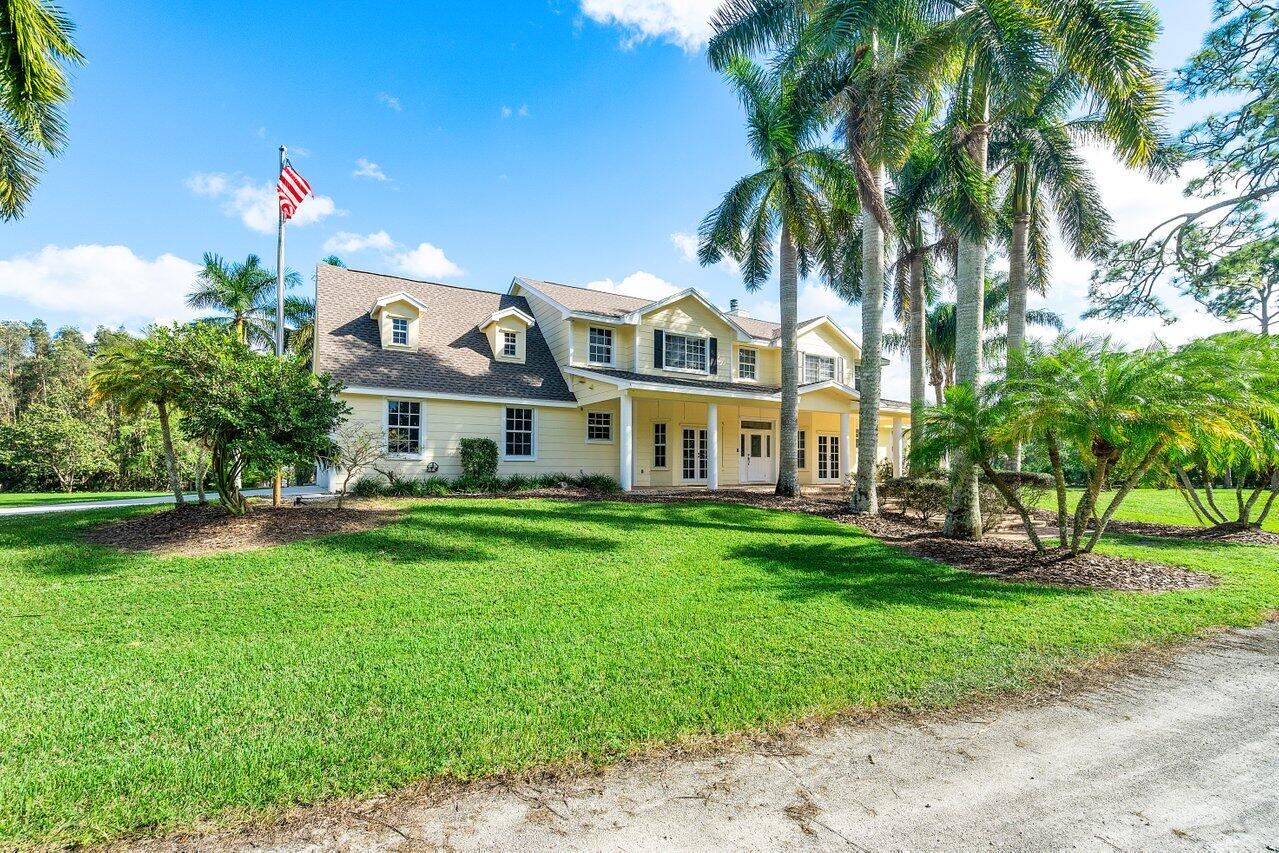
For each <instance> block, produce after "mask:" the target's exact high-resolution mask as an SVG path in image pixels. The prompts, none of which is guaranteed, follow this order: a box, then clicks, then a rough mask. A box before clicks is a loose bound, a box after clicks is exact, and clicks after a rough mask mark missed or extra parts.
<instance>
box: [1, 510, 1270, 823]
mask: <svg viewBox="0 0 1279 853" xmlns="http://www.w3.org/2000/svg"><path fill="white" fill-rule="evenodd" d="M148 511H152V510H150V509H148V508H135V509H116V510H102V511H96V512H86V513H74V514H66V515H49V516H41V517H36V518H32V517H27V518H14V519H4V520H0V847H4V846H6V845H9V844H19V845H23V844H32V843H65V842H75V841H87V842H92V841H100V840H103V839H107V838H111V837H113V836H118V835H120V834H123V833H128V832H130V831H138V830H146V831H160V830H163V829H165V828H169V827H174V826H178V825H182V824H187V823H190V822H192V821H194V820H196V819H197V818H200V817H203V816H210V815H212V816H218V817H219V818H220V819H222V820H233V819H235V818H236V817H237V816H239V815H243V814H246V813H248V812H250V811H253V810H263V809H272V808H275V807H280V806H285V805H288V804H292V803H298V802H309V801H314V800H317V799H320V798H324V797H330V796H334V795H340V794H360V793H370V792H374V791H378V790H382V789H387V788H391V787H394V786H398V785H402V784H404V783H407V782H410V781H413V780H415V779H420V778H423V777H426V776H430V775H433V774H453V775H456V776H462V777H471V776H476V775H479V774H485V773H491V772H494V771H498V770H503V769H509V768H524V767H528V766H530V765H536V764H541V763H546V762H557V761H563V760H566V759H573V758H583V757H584V758H586V759H589V760H592V761H606V760H609V759H612V758H616V757H618V756H621V755H623V754H625V753H627V752H628V751H631V750H634V749H636V748H638V747H640V746H642V745H645V744H652V743H657V742H669V741H672V740H676V739H680V738H685V737H697V736H700V735H706V734H711V733H720V732H728V731H731V730H736V729H743V728H750V727H758V726H770V725H775V724H779V723H781V722H783V721H786V720H790V719H793V718H796V717H801V716H805V715H810V714H824V713H829V712H834V711H837V710H839V709H844V708H848V707H850V706H860V707H866V706H910V707H928V706H938V705H946V704H951V703H954V702H956V701H958V700H961V699H963V698H964V697H966V696H971V695H973V694H974V693H977V692H983V691H1000V690H1007V689H1010V688H1015V687H1018V686H1022V685H1026V684H1027V683H1028V681H1029V680H1030V679H1032V678H1034V677H1035V676H1037V675H1042V674H1043V673H1045V672H1046V671H1050V670H1052V669H1054V668H1057V667H1060V666H1063V665H1065V664H1068V663H1071V662H1076V661H1079V660H1081V659H1085V658H1090V657H1094V656H1097V655H1103V654H1107V653H1112V652H1116V651H1121V650H1124V649H1130V648H1133V647H1134V646H1137V645H1139V644H1143V643H1149V642H1163V641H1169V640H1172V639H1175V638H1180V637H1186V636H1189V635H1191V634H1193V633H1195V632H1196V631H1198V630H1200V629H1203V628H1206V627H1209V626H1214V625H1245V624H1252V623H1256V622H1257V621H1259V620H1260V619H1261V618H1262V616H1263V613H1265V612H1266V611H1270V610H1273V609H1275V608H1279V571H1277V570H1276V568H1275V565H1276V557H1277V556H1279V549H1272V548H1266V547H1263V546H1247V545H1220V544H1213V545H1207V544H1184V545H1183V544H1167V543H1165V544H1161V545H1160V544H1154V545H1152V544H1142V542H1141V541H1140V540H1131V541H1129V542H1128V543H1127V544H1121V545H1108V546H1106V547H1108V548H1110V549H1112V550H1115V551H1119V552H1123V553H1127V554H1132V555H1134V556H1141V557H1148V558H1152V559H1157V560H1164V561H1167V562H1169V563H1177V564H1181V565H1186V566H1191V567H1198V568H1209V569H1211V570H1212V571H1214V572H1216V573H1218V574H1219V575H1221V576H1222V577H1223V578H1224V580H1225V582H1224V584H1223V585H1222V586H1221V587H1219V588H1217V589H1214V590H1200V591H1194V592H1184V593H1170V594H1165V595H1158V596H1149V595H1138V594H1121V593H1100V592H1086V591H1067V590H1061V589H1052V588H1046V587H1038V586H1033V585H1012V584H1006V583H1002V582H999V581H996V580H989V579H983V578H979V577H976V576H973V575H970V574H967V573H965V572H960V571H955V570H951V569H948V568H945V567H942V566H939V565H935V564H932V563H927V562H923V561H920V560H916V559H914V558H911V557H909V556H906V555H904V554H903V553H901V552H899V551H897V550H895V549H893V548H891V547H888V546H886V545H883V544H881V543H879V542H877V541H876V540H873V539H870V538H868V537H866V536H864V535H862V534H860V533H859V532H857V531H856V530H854V529H852V528H849V527H844V526H840V525H837V524H835V523H833V522H829V521H826V520H823V519H819V518H815V517H811V516H803V515H796V514H788V513H780V512H769V511H763V510H756V509H751V508H747V507H741V506H732V505H724V504H714V503H698V504H674V505H661V504H622V503H560V502H553V501H504V500H492V501H464V500H441V501H427V502H417V503H414V504H411V509H410V512H409V514H408V515H407V516H406V517H405V518H404V519H403V520H402V521H400V522H397V523H396V524H394V525H392V526H389V527H386V528H383V529H381V530H376V531H371V532H367V533H360V534H353V535H344V536H338V537H331V538H327V539H320V540H311V541H309V542H301V543H295V544H293V545H289V546H285V547H279V548H274V549H269V550H263V551H257V552H252V553H248V554H221V555H217V556H210V557H200V558H183V557H168V558H156V557H149V556H138V555H131V554H125V553H121V552H116V551H112V550H108V549H104V548H99V547H91V546H88V545H85V544H81V543H80V542H79V541H78V539H77V535H78V533H79V531H81V530H82V529H84V528H85V527H87V526H89V525H91V524H93V523H96V522H100V521H102V520H104V519H107V518H115V517H121V516H124V515H128V514H132V513H141V512H148Z"/></svg>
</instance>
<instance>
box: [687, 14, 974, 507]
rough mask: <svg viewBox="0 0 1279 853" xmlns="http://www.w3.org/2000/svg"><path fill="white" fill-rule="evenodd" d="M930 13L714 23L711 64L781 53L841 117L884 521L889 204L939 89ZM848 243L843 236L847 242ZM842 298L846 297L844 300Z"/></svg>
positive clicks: (864, 423)
mask: <svg viewBox="0 0 1279 853" xmlns="http://www.w3.org/2000/svg"><path fill="white" fill-rule="evenodd" d="M930 6H931V4H927V3H914V2H910V0H826V2H824V3H817V2H803V0H791V2H787V1H786V0H739V2H733V3H728V4H726V5H725V6H724V7H723V8H722V9H721V11H720V12H719V13H718V14H717V15H716V16H715V18H714V19H713V20H712V24H713V25H714V28H715V35H714V36H713V37H712V39H711V43H710V47H709V55H710V59H711V62H712V64H715V65H722V64H723V63H725V62H727V61H729V59H730V58H731V57H733V56H737V55H741V54H745V53H751V52H757V51H760V50H764V49H767V48H770V47H772V48H780V49H781V50H782V52H783V60H784V63H785V64H787V65H788V66H789V67H791V68H793V69H795V73H796V74H797V75H798V79H799V80H800V81H801V82H800V91H801V93H802V96H803V97H807V98H810V99H812V100H814V101H817V102H819V103H821V104H823V105H824V106H825V108H826V109H828V110H829V111H830V112H831V113H832V114H834V115H837V116H839V117H840V131H841V134H842V137H843V141H844V145H845V154H846V157H847V159H848V163H849V165H850V167H851V168H852V170H853V174H854V176H855V183H854V187H855V190H856V201H857V205H858V207H859V208H860V210H861V218H860V222H859V226H860V242H861V246H860V250H859V252H858V255H859V256H860V262H861V269H860V270H859V271H858V273H857V274H856V276H849V275H847V273H846V274H845V279H846V280H845V282H844V284H845V286H847V285H848V281H847V279H850V278H856V279H857V280H859V282H861V284H859V285H857V286H856V291H857V295H859V296H860V298H861V304H862V361H861V368H860V376H859V378H860V383H859V385H860V402H859V407H858V428H857V447H858V453H857V460H858V462H857V474H856V478H855V481H854V484H853V489H852V493H851V500H850V506H851V509H852V511H853V512H857V513H877V512H878V511H879V500H878V495H877V493H876V487H875V459H876V458H877V457H876V448H877V446H878V443H879V406H880V384H881V378H882V373H883V366H882V356H881V350H882V346H881V341H882V332H883V308H884V303H883V290H884V288H883V284H884V282H885V256H884V243H885V235H887V234H889V233H891V230H892V217H891V215H890V214H889V212H888V207H887V205H886V203H885V197H884V192H885V184H886V167H888V166H890V165H899V164H900V162H901V161H902V160H904V158H905V156H906V152H907V150H908V149H909V145H910V138H911V136H912V132H913V131H915V130H916V129H918V127H919V124H918V122H917V117H918V116H919V114H920V112H921V111H922V104H923V96H924V95H925V93H926V92H927V91H928V90H929V89H930V88H931V87H932V86H934V85H935V84H936V81H938V80H939V79H940V77H939V75H938V74H937V69H938V67H939V66H940V64H941V63H942V62H943V61H944V58H945V56H946V52H947V50H948V45H949V38H950V36H949V34H947V33H945V32H943V31H942V30H941V29H939V28H930V27H929V21H928V20H927V17H928V15H927V12H928V10H929V7H930ZM847 236H848V235H843V237H844V239H847ZM838 289H839V288H838V287H837V290H838Z"/></svg>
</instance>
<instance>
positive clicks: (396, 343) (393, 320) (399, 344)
mask: <svg viewBox="0 0 1279 853" xmlns="http://www.w3.org/2000/svg"><path fill="white" fill-rule="evenodd" d="M390 319H391V346H395V347H406V346H408V345H409V319H408V318H407V317H392V318H390ZM396 323H403V324H404V340H403V341H397V340H396V339H395V335H396V332H397V330H396V328H395V324H396Z"/></svg>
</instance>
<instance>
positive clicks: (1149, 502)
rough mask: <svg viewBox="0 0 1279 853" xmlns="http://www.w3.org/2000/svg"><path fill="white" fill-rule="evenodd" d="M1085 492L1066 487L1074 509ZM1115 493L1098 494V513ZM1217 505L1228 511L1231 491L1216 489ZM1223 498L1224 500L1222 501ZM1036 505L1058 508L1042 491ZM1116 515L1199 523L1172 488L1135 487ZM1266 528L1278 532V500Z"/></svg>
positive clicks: (1052, 497)
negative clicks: (1042, 494)
mask: <svg viewBox="0 0 1279 853" xmlns="http://www.w3.org/2000/svg"><path fill="white" fill-rule="evenodd" d="M1083 493H1084V490H1083V489H1068V490H1067V493H1066V494H1067V500H1068V501H1069V506H1070V509H1071V511H1072V512H1073V511H1074V509H1075V504H1076V503H1078V502H1079V496H1080V495H1082V494H1083ZM1112 497H1114V492H1105V493H1103V494H1102V497H1101V501H1100V504H1101V509H1100V510H1099V512H1098V514H1099V515H1100V513H1101V512H1104V511H1105V508H1106V507H1107V506H1108V505H1109V502H1110V499H1111V498H1112ZM1216 497H1217V506H1219V507H1221V509H1222V510H1223V511H1224V512H1226V514H1227V515H1229V514H1231V509H1230V508H1231V507H1233V506H1234V505H1235V495H1234V492H1233V491H1231V492H1222V491H1218V492H1217V495H1216ZM1265 499H1266V496H1265V495H1262V496H1261V497H1260V498H1258V499H1257V510H1256V511H1257V512H1260V511H1261V508H1262V506H1264V501H1265ZM1223 501H1224V502H1223ZM1039 505H1040V506H1041V507H1043V508H1044V509H1048V510H1053V511H1054V512H1055V511H1056V509H1057V496H1056V495H1055V494H1053V493H1051V492H1050V493H1049V494H1047V495H1045V496H1044V497H1043V498H1042V499H1041V500H1040V501H1039ZM1115 519H1116V520H1117V521H1153V522H1157V523H1159V524H1190V525H1196V526H1197V525H1198V524H1199V522H1197V521H1196V520H1195V515H1194V513H1192V512H1191V511H1190V507H1188V506H1186V499H1185V498H1183V497H1182V496H1181V494H1180V493H1179V492H1177V491H1176V490H1174V489H1136V490H1134V491H1133V492H1132V493H1131V494H1129V495H1128V497H1126V498H1124V502H1123V503H1121V504H1120V505H1119V509H1118V510H1116V511H1115ZM1265 529H1266V530H1270V531H1273V532H1275V533H1279V503H1277V504H1276V506H1275V508H1274V509H1273V510H1271V512H1270V517H1269V518H1267V519H1266V524H1265Z"/></svg>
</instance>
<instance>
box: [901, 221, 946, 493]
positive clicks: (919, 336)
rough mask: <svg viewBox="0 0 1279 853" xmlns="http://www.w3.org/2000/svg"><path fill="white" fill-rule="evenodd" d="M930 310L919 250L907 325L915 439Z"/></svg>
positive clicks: (921, 405)
mask: <svg viewBox="0 0 1279 853" xmlns="http://www.w3.org/2000/svg"><path fill="white" fill-rule="evenodd" d="M914 228H915V229H916V231H918V228H919V223H915V225H914ZM916 245H918V244H916ZM927 310H928V308H927V306H926V305H924V259H923V257H922V255H920V253H919V250H918V249H916V251H915V253H914V254H913V255H912V256H911V259H910V316H909V317H908V318H907V323H909V324H910V329H909V333H910V434H911V435H912V436H919V435H923V434H924V431H923V418H924V407H925V406H926V405H927V401H926V400H925V398H924V393H925V392H924V388H925V381H924V312H926V311H927ZM937 402H939V403H940V402H941V401H940V400H938V401H937ZM911 468H912V473H916V474H918V473H919V471H918V470H915V469H917V468H918V465H917V464H916V465H912V466H911Z"/></svg>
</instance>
